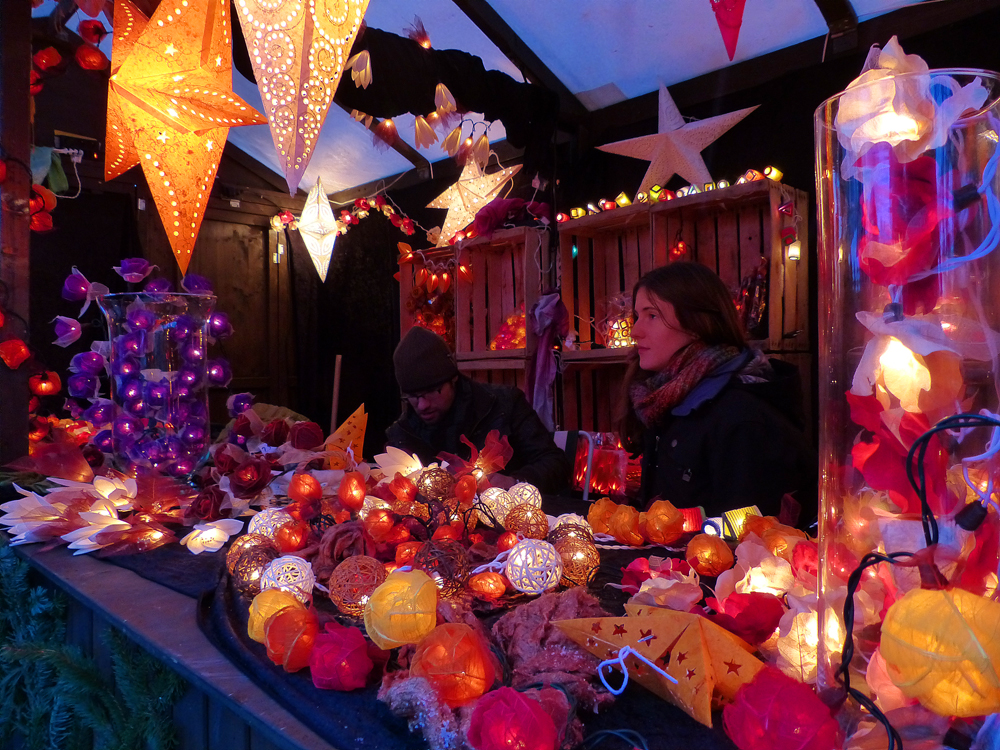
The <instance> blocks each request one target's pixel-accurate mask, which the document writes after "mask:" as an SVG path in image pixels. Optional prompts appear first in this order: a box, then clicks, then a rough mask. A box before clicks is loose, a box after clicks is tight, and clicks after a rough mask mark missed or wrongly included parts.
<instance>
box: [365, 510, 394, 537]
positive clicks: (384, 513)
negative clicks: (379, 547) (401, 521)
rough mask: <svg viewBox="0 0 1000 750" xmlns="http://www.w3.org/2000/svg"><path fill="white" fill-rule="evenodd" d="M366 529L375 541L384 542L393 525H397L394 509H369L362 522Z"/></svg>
mask: <svg viewBox="0 0 1000 750" xmlns="http://www.w3.org/2000/svg"><path fill="white" fill-rule="evenodd" d="M362 523H363V525H364V527H365V531H367V532H368V536H370V537H371V538H372V539H373V540H374V541H375V542H383V541H385V540H386V538H388V536H389V534H390V532H391V531H392V529H393V527H395V525H396V518H395V516H394V515H393V513H392V511H388V510H386V509H385V508H375V509H374V510H370V511H368V515H366V516H365V520H364V521H363V522H362Z"/></svg>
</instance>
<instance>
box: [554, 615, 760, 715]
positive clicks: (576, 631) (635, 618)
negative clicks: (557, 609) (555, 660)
mask: <svg viewBox="0 0 1000 750" xmlns="http://www.w3.org/2000/svg"><path fill="white" fill-rule="evenodd" d="M555 624H556V626H557V627H558V628H559V629H560V630H562V631H563V632H564V633H565V634H566V635H567V636H569V637H570V638H571V639H572V640H573V641H575V642H576V643H577V644H579V645H580V646H582V647H583V648H584V649H586V650H587V651H589V652H590V653H592V654H593V655H594V656H596V657H598V658H599V659H602V660H604V659H615V658H617V657H618V652H619V650H620V649H622V648H624V647H625V646H629V647H630V648H631V649H632V650H633V651H635V652H636V653H639V654H641V655H642V656H643V657H645V658H646V659H648V660H649V661H650V662H652V663H653V664H655V665H656V666H657V667H658V668H660V669H662V670H663V671H664V672H666V673H667V674H668V675H670V676H671V677H673V678H674V679H675V680H677V683H676V684H674V683H673V682H671V681H670V680H668V679H666V678H665V677H663V676H662V675H660V674H658V673H657V672H656V671H655V670H653V669H651V668H650V667H649V666H648V665H646V664H644V663H643V662H642V661H641V660H639V659H637V658H635V656H627V657H626V658H625V660H624V661H625V666H626V668H627V669H628V673H629V680H630V681H631V680H635V681H636V682H638V683H639V684H640V685H642V686H643V687H645V688H646V689H647V690H650V691H652V692H653V693H656V694H657V695H658V696H660V697H661V698H664V699H666V700H668V701H670V702H671V703H673V704H674V705H675V706H677V707H678V708H680V709H682V710H683V711H684V712H685V713H687V714H688V715H689V716H691V717H692V718H694V719H696V720H697V721H700V722H701V723H702V724H704V725H705V726H707V727H710V726H712V695H713V693H718V694H719V696H720V697H721V698H723V699H725V700H732V699H733V697H734V696H735V695H736V691H737V690H738V689H739V687H740V685H742V684H743V683H745V682H749V681H750V680H751V679H752V678H753V676H754V675H755V674H757V672H759V671H760V670H761V669H762V668H763V666H764V665H763V664H762V663H761V662H760V661H759V660H758V659H757V658H756V657H755V656H753V647H752V646H750V644H748V643H747V642H746V641H744V640H742V639H740V638H738V637H737V636H735V635H733V634H732V633H730V632H729V631H728V630H726V629H724V628H721V627H719V626H718V625H716V624H715V623H713V622H711V621H709V620H706V619H705V618H704V617H702V616H701V615H694V614H690V613H688V612H676V611H674V610H672V609H664V608H657V607H639V608H630V614H629V616H628V617H592V618H585V619H580V620H562V621H559V622H556V623H555ZM616 679H620V678H616V677H611V678H609V682H612V683H613V684H616V683H615V680H616Z"/></svg>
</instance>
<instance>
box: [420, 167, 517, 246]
mask: <svg viewBox="0 0 1000 750" xmlns="http://www.w3.org/2000/svg"><path fill="white" fill-rule="evenodd" d="M520 171H521V165H520V164H515V165H514V166H513V167H506V168H504V169H501V170H500V171H498V172H492V173H491V174H486V173H485V172H483V171H482V170H481V169H480V168H479V165H478V164H477V163H476V160H475V159H469V161H467V162H466V163H465V168H464V169H462V175H461V176H460V177H459V178H458V182H456V183H455V184H454V185H452V186H451V187H450V188H448V189H447V190H445V191H444V192H443V193H441V195H439V196H438V197H437V198H435V199H434V200H432V201H431V202H430V203H428V204H427V208H446V209H448V215H447V217H445V220H444V225H443V226H442V227H441V236H440V238H439V239H438V243H437V244H438V247H442V246H444V245H447V244H448V242H449V240H451V238H452V237H454V236H455V234H456V233H457V232H458V231H460V230H462V229H465V227H467V226H469V224H471V223H472V220H473V219H475V218H476V213H477V212H478V211H479V209H481V208H482V207H483V206H485V205H486V204H487V203H489V202H490V201H491V200H493V199H494V198H496V197H497V195H498V194H499V193H500V191H501V190H502V189H503V186H504V185H505V184H506V183H507V181H508V180H510V179H512V178H513V177H514V175H516V174H517V173H518V172H520Z"/></svg>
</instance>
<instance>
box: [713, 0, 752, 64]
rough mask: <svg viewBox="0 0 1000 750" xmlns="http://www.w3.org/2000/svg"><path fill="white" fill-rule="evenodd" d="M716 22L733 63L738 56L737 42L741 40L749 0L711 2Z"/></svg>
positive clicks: (715, 0) (717, 0)
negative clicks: (734, 57) (744, 14)
mask: <svg viewBox="0 0 1000 750" xmlns="http://www.w3.org/2000/svg"><path fill="white" fill-rule="evenodd" d="M710 2H711V3H712V10H713V11H715V20H716V22H718V24H719V31H720V32H722V41H723V43H724V44H725V45H726V54H727V55H729V61H730V62H732V60H733V56H734V55H735V54H736V42H738V41H739V38H740V26H742V25H743V9H744V8H745V7H746V4H747V0H710Z"/></svg>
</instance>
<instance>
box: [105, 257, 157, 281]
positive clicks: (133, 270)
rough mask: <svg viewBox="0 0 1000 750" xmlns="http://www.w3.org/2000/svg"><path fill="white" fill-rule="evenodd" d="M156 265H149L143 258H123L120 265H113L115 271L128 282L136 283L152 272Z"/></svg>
mask: <svg viewBox="0 0 1000 750" xmlns="http://www.w3.org/2000/svg"><path fill="white" fill-rule="evenodd" d="M157 267H158V266H151V265H149V261H147V260H146V259H145V258H124V259H122V264H121V265H120V266H114V269H115V273H117V274H118V275H119V276H121V277H122V278H123V279H125V281H127V282H128V283H129V284H138V283H139V282H140V281H142V280H143V279H145V278H146V277H147V276H149V274H151V273H152V272H153V269H154V268H157Z"/></svg>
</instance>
